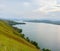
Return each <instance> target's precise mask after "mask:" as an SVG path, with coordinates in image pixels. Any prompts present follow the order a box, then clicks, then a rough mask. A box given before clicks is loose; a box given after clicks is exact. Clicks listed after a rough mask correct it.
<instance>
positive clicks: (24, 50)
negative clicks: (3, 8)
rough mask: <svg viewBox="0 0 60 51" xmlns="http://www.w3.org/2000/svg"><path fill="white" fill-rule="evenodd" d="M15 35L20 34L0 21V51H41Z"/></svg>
mask: <svg viewBox="0 0 60 51" xmlns="http://www.w3.org/2000/svg"><path fill="white" fill-rule="evenodd" d="M16 34H20V33H18V32H17V31H16V30H15V29H13V28H12V27H11V26H10V25H9V24H8V23H7V22H6V21H2V20H0V51H41V50H39V49H37V48H36V47H35V46H34V45H32V44H31V43H29V42H27V41H26V40H25V39H23V38H21V37H19V36H17V35H16Z"/></svg>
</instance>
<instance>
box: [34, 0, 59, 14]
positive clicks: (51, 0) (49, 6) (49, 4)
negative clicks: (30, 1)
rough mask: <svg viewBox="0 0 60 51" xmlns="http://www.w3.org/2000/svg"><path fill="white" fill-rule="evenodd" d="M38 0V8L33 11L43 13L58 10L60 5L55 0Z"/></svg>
mask: <svg viewBox="0 0 60 51" xmlns="http://www.w3.org/2000/svg"><path fill="white" fill-rule="evenodd" d="M38 2H40V6H41V7H40V8H38V9H36V10H34V12H43V13H48V12H55V11H60V7H57V6H60V5H58V4H57V1H56V0H38Z"/></svg>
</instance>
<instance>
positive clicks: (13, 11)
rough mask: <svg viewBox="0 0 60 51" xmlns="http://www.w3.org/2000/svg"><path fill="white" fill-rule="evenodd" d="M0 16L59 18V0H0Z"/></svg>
mask: <svg viewBox="0 0 60 51" xmlns="http://www.w3.org/2000/svg"><path fill="white" fill-rule="evenodd" d="M0 17H1V18H20V17H22V18H23V17H28V18H46V17H47V18H51V19H53V18H55V19H60V0H0Z"/></svg>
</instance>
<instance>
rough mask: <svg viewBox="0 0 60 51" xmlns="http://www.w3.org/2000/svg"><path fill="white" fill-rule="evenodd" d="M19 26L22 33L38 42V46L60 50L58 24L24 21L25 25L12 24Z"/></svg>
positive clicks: (59, 26)
mask: <svg viewBox="0 0 60 51" xmlns="http://www.w3.org/2000/svg"><path fill="white" fill-rule="evenodd" d="M14 26H15V27H18V28H21V29H22V30H23V32H22V33H24V34H25V35H26V37H29V38H30V39H31V40H34V41H36V42H38V44H39V46H40V48H48V49H51V50H52V51H60V25H53V24H47V23H32V22H26V24H25V25H14Z"/></svg>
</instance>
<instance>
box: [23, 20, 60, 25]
mask: <svg viewBox="0 0 60 51" xmlns="http://www.w3.org/2000/svg"><path fill="white" fill-rule="evenodd" d="M24 21H26V22H34V23H48V24H56V25H60V21H57V20H56V21H53V20H24Z"/></svg>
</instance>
